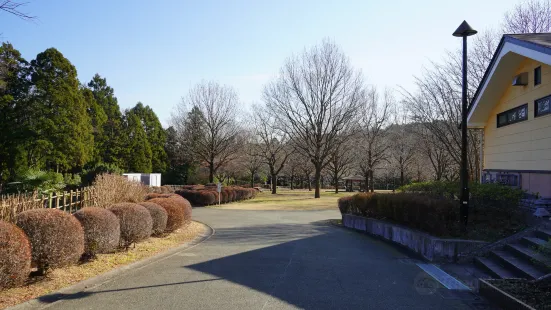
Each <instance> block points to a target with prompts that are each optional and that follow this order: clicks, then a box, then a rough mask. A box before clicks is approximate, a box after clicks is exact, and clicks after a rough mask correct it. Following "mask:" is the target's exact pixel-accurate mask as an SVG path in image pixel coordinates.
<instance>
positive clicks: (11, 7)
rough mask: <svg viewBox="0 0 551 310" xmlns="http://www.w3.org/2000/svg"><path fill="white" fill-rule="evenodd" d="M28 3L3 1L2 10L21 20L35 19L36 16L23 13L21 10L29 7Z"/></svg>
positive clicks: (0, 5) (1, 3)
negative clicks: (26, 6)
mask: <svg viewBox="0 0 551 310" xmlns="http://www.w3.org/2000/svg"><path fill="white" fill-rule="evenodd" d="M27 4H28V2H21V1H13V0H1V1H0V10H1V11H4V12H8V13H9V14H13V15H15V16H17V17H19V18H21V19H25V20H31V19H35V18H36V17H35V16H32V15H29V14H27V13H24V12H22V11H21V8H22V7H23V6H25V5H27Z"/></svg>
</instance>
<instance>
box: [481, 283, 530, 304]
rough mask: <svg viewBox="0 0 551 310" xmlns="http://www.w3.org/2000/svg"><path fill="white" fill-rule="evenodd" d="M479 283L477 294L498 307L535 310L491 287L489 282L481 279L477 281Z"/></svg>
mask: <svg viewBox="0 0 551 310" xmlns="http://www.w3.org/2000/svg"><path fill="white" fill-rule="evenodd" d="M479 281H480V289H479V294H480V295H481V296H483V297H485V298H486V299H487V300H489V301H490V302H492V303H493V304H495V305H498V306H500V307H502V308H503V309H506V310H509V309H510V310H536V309H535V308H533V307H531V306H529V305H527V304H525V303H524V302H522V301H521V300H519V299H517V298H515V297H513V296H511V295H509V294H508V293H506V292H504V291H502V290H500V289H499V288H497V287H495V286H493V285H492V284H491V283H490V282H488V281H486V280H483V279H479Z"/></svg>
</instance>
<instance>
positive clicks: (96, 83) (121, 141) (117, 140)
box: [88, 74, 127, 167]
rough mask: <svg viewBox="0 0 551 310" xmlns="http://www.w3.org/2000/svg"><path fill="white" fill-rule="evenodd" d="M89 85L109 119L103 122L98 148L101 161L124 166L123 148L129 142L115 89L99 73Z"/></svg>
mask: <svg viewBox="0 0 551 310" xmlns="http://www.w3.org/2000/svg"><path fill="white" fill-rule="evenodd" d="M88 87H90V89H91V90H92V94H93V95H94V99H95V100H96V102H97V103H98V105H99V106H101V107H102V108H103V111H104V113H105V115H106V116H107V120H106V122H105V123H104V124H103V132H102V134H101V139H100V140H101V142H100V145H99V146H100V150H98V153H99V154H101V161H103V162H105V163H110V164H115V165H117V166H119V167H123V166H124V163H123V162H122V160H123V158H124V153H125V152H124V150H123V148H124V146H125V145H126V144H127V142H126V141H125V140H126V137H125V136H124V135H123V117H122V113H121V110H120V107H119V104H118V102H117V98H116V97H115V93H114V90H113V88H111V87H110V86H109V85H107V81H106V79H105V78H102V77H101V76H99V74H96V75H94V77H93V78H92V80H91V81H90V82H89V83H88Z"/></svg>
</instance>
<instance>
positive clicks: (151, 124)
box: [131, 102, 168, 172]
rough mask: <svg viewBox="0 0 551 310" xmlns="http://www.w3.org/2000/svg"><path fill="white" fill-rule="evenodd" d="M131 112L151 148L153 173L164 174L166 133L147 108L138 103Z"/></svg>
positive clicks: (154, 115)
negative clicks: (138, 122)
mask: <svg viewBox="0 0 551 310" xmlns="http://www.w3.org/2000/svg"><path fill="white" fill-rule="evenodd" d="M131 112H132V113H133V114H135V115H136V116H137V117H138V118H139V119H140V121H141V123H142V126H143V129H144V130H145V134H146V136H147V141H148V142H149V146H150V147H151V155H152V157H151V164H152V170H153V172H165V171H166V168H167V160H168V159H167V155H166V151H165V144H166V132H165V130H164V129H163V126H162V125H161V122H160V121H159V118H158V117H157V115H156V114H155V112H153V110H152V109H151V108H150V107H149V106H144V105H143V104H142V103H141V102H138V104H136V106H135V107H134V108H132V109H131Z"/></svg>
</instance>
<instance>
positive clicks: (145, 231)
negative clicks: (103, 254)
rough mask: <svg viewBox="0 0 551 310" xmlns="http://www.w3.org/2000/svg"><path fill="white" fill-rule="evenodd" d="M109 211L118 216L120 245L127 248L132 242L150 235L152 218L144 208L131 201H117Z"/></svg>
mask: <svg viewBox="0 0 551 310" xmlns="http://www.w3.org/2000/svg"><path fill="white" fill-rule="evenodd" d="M108 209H109V211H111V212H113V213H114V214H115V215H116V216H117V217H118V218H119V224H120V227H121V238H120V245H121V246H122V247H123V248H128V247H129V246H130V245H131V244H132V243H136V242H140V241H143V240H145V239H147V238H149V236H151V231H152V228H153V219H152V218H151V214H149V211H147V209H146V208H144V207H142V206H140V205H139V204H135V203H131V202H123V203H117V204H114V205H112V206H110V207H109V208H108Z"/></svg>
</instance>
